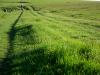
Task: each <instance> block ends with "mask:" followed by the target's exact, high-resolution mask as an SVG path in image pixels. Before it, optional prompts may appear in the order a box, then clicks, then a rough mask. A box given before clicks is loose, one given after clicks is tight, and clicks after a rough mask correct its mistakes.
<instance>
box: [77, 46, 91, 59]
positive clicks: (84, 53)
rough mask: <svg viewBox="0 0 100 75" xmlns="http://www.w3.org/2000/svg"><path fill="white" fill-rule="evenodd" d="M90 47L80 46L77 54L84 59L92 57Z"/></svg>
mask: <svg viewBox="0 0 100 75" xmlns="http://www.w3.org/2000/svg"><path fill="white" fill-rule="evenodd" d="M91 51H92V50H91V48H90V47H87V46H85V47H82V48H80V51H79V54H80V55H81V56H82V57H84V58H85V59H87V60H88V59H90V58H91V57H92V53H91Z"/></svg>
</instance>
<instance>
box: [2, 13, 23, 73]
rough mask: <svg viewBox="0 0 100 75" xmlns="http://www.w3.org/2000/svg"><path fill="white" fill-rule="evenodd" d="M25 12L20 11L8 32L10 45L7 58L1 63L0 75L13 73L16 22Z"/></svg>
mask: <svg viewBox="0 0 100 75" xmlns="http://www.w3.org/2000/svg"><path fill="white" fill-rule="evenodd" d="M22 14H23V12H21V13H20V15H19V16H18V18H17V19H16V20H15V22H14V23H13V24H12V26H11V29H10V31H9V32H8V38H9V46H8V49H7V54H6V58H4V60H3V61H2V62H1V63H0V75H11V72H10V69H11V63H12V60H11V59H10V57H11V56H12V55H13V50H14V48H13V44H14V39H15V35H16V27H15V26H16V24H17V23H18V21H19V19H20V18H21V16H22Z"/></svg>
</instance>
